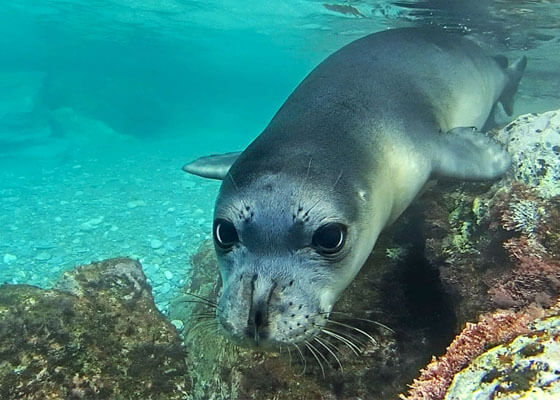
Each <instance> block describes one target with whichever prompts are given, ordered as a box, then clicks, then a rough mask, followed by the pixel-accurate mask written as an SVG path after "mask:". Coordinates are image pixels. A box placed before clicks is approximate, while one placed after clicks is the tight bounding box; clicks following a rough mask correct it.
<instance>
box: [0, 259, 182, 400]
mask: <svg viewBox="0 0 560 400" xmlns="http://www.w3.org/2000/svg"><path fill="white" fill-rule="evenodd" d="M62 282H63V283H62V284H61V286H65V287H72V288H73V289H74V290H73V292H74V293H72V292H69V291H65V290H59V289H53V290H42V289H39V288H37V287H34V286H27V285H3V286H0V317H1V318H0V360H1V361H0V398H5V399H8V398H18V399H30V400H31V399H47V398H61V399H62V398H87V399H109V398H110V399H131V400H132V399H187V398H188V389H189V385H190V380H189V378H188V374H187V366H186V363H185V357H186V351H185V349H184V347H183V346H182V344H181V339H180V337H179V336H178V335H177V332H176V331H175V329H174V328H173V326H172V325H171V324H169V323H168V322H167V321H166V319H165V318H164V317H163V315H161V314H160V313H159V311H158V310H157V309H156V308H155V305H154V302H153V298H152V295H151V291H150V287H149V286H148V285H147V283H146V281H145V278H144V276H143V273H142V270H141V267H140V265H139V263H137V262H135V261H133V260H128V259H114V260H108V261H105V262H102V263H96V264H92V265H88V266H84V267H80V268H78V269H76V270H74V271H72V272H70V273H67V274H66V275H65V278H64V279H63V281H62ZM69 282H70V283H71V285H70V284H69Z"/></svg>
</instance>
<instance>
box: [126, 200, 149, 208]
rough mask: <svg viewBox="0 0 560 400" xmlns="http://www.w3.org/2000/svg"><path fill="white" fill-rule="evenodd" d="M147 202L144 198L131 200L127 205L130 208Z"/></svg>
mask: <svg viewBox="0 0 560 400" xmlns="http://www.w3.org/2000/svg"><path fill="white" fill-rule="evenodd" d="M145 205H146V202H145V201H144V200H131V201H129V202H128V203H126V206H127V207H128V208H136V207H141V206H145Z"/></svg>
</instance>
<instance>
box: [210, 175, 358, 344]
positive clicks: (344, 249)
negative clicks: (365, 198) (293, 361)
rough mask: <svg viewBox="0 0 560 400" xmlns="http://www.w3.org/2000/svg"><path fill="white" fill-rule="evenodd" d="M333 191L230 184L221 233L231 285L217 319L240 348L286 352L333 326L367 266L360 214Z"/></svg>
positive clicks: (290, 182)
mask: <svg viewBox="0 0 560 400" xmlns="http://www.w3.org/2000/svg"><path fill="white" fill-rule="evenodd" d="M333 183H334V184H336V183H335V182H333ZM339 185H340V186H341V187H342V186H343V184H342V183H340V184H339ZM332 189H333V187H332V186H331V187H329V188H327V189H326V190H328V191H329V192H328V193H323V191H324V190H325V189H324V188H323V189H322V188H321V187H313V188H312V187H311V186H310V185H309V183H308V182H307V183H305V182H304V183H302V182H301V180H298V179H294V178H293V177H291V176H289V175H282V174H274V175H270V174H266V175H265V174H263V175H261V176H260V177H258V178H256V179H253V180H250V181H249V183H248V184H244V183H240V184H239V185H238V184H236V182H235V181H233V177H231V179H230V178H229V177H226V178H225V179H224V182H223V184H222V188H221V190H220V195H219V197H218V199H217V202H216V209H215V219H214V226H213V236H214V243H215V248H216V252H217V255H218V264H219V268H220V273H221V278H222V284H223V288H222V293H221V297H220V299H219V302H218V311H217V316H218V319H219V321H220V323H221V325H222V327H223V328H224V330H225V331H226V333H227V335H228V336H230V337H231V338H233V339H234V340H235V341H237V342H239V343H242V344H245V345H248V346H256V345H258V346H260V347H265V348H266V347H278V346H279V345H283V344H291V343H297V342H301V341H304V340H306V339H308V338H310V337H312V336H314V335H316V334H318V333H319V332H320V331H321V329H322V327H323V326H324V325H325V323H326V320H327V318H328V315H329V313H330V311H331V310H332V307H333V305H334V302H335V301H336V299H337V298H338V296H339V295H340V293H341V292H342V290H343V289H344V288H345V287H346V286H347V285H348V283H349V282H350V281H351V280H352V278H353V277H354V275H355V273H356V272H357V270H358V269H359V267H360V266H361V262H360V261H359V260H356V259H355V258H356V257H355V252H354V251H353V247H355V245H356V242H357V240H358V238H359V236H360V233H361V232H360V229H359V227H358V225H357V224H356V220H357V210H356V209H355V208H354V207H353V206H352V205H351V204H350V203H351V202H348V201H347V199H345V198H344V197H345V196H344V195H343V193H344V190H341V191H340V192H338V191H333V190H332ZM337 193H340V195H337ZM327 194H328V195H327ZM356 264H359V265H358V266H357V267H356V266H355V265H356Z"/></svg>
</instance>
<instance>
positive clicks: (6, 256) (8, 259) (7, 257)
mask: <svg viewBox="0 0 560 400" xmlns="http://www.w3.org/2000/svg"><path fill="white" fill-rule="evenodd" d="M16 260H17V256H16V255H14V254H10V253H6V254H4V264H11V263H13V262H14V261H16Z"/></svg>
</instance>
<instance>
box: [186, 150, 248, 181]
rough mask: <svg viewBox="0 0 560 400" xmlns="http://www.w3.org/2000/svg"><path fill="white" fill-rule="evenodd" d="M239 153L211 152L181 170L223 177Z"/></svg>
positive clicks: (208, 176) (194, 173) (212, 176)
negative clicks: (211, 153)
mask: <svg viewBox="0 0 560 400" xmlns="http://www.w3.org/2000/svg"><path fill="white" fill-rule="evenodd" d="M240 154H241V152H240V151H238V152H235V153H225V154H213V155H211V156H206V157H200V158H198V159H196V160H194V161H193V162H190V163H188V164H187V165H185V166H184V167H183V171H185V172H188V173H189V174H193V175H198V176H202V177H203V178H210V179H224V177H225V176H226V175H227V173H228V171H229V169H230V167H231V166H232V164H233V163H234V162H235V160H237V157H239V155H240Z"/></svg>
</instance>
